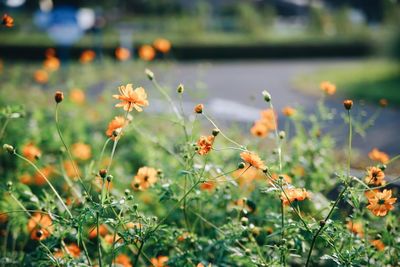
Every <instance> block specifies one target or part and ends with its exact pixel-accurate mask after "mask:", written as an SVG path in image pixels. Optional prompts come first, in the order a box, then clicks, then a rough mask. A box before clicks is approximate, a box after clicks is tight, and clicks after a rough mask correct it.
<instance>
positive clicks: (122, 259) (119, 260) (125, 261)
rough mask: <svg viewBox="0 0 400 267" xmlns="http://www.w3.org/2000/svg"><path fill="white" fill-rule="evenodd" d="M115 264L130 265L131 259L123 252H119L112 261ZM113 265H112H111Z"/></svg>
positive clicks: (126, 266)
mask: <svg viewBox="0 0 400 267" xmlns="http://www.w3.org/2000/svg"><path fill="white" fill-rule="evenodd" d="M114 263H115V264H117V266H122V267H132V266H133V265H132V262H131V259H130V258H129V257H128V256H127V255H125V254H122V253H121V254H119V255H118V256H117V257H116V258H115V261H114ZM113 266H114V265H113Z"/></svg>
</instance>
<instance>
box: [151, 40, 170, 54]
mask: <svg viewBox="0 0 400 267" xmlns="http://www.w3.org/2000/svg"><path fill="white" fill-rule="evenodd" d="M153 46H154V48H155V49H156V50H158V51H160V52H161V53H164V54H165V53H168V52H169V50H171V42H170V41H168V40H167V39H164V38H158V39H156V40H155V41H154V42H153Z"/></svg>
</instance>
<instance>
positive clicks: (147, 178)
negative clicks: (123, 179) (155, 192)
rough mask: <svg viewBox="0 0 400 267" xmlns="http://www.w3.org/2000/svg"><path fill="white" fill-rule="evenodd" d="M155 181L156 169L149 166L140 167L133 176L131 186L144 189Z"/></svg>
mask: <svg viewBox="0 0 400 267" xmlns="http://www.w3.org/2000/svg"><path fill="white" fill-rule="evenodd" d="M156 182H157V170H156V169H154V168H150V167H141V168H139V170H138V172H137V174H136V175H135V177H134V178H133V181H132V187H133V189H135V190H138V189H139V190H146V189H147V188H149V187H151V186H152V185H153V184H155V183H156Z"/></svg>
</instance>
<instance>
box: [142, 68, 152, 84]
mask: <svg viewBox="0 0 400 267" xmlns="http://www.w3.org/2000/svg"><path fill="white" fill-rule="evenodd" d="M144 73H146V75H147V78H149V80H150V81H152V80H153V79H154V73H153V72H152V71H151V70H149V69H145V71H144Z"/></svg>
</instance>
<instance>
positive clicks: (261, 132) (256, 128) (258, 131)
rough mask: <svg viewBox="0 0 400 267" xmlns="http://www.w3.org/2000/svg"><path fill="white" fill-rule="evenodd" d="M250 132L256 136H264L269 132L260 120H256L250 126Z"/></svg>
mask: <svg viewBox="0 0 400 267" xmlns="http://www.w3.org/2000/svg"><path fill="white" fill-rule="evenodd" d="M250 132H251V134H252V135H254V136H257V137H261V138H262V137H266V136H267V135H268V133H269V129H268V127H267V126H266V125H265V124H264V123H263V122H262V121H256V122H255V123H254V125H253V127H251V129H250Z"/></svg>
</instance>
